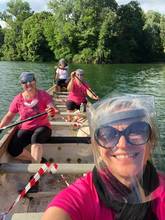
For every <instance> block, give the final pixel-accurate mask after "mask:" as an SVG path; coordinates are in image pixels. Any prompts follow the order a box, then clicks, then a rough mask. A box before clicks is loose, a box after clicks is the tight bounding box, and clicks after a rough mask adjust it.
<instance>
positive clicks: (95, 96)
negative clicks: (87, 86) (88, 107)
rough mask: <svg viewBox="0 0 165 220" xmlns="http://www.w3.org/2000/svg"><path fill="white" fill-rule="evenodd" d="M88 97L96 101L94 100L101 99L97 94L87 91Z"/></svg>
mask: <svg viewBox="0 0 165 220" xmlns="http://www.w3.org/2000/svg"><path fill="white" fill-rule="evenodd" d="M87 95H88V96H89V97H90V98H91V99H94V100H98V99H99V97H98V96H97V95H95V94H93V93H92V92H90V90H87Z"/></svg>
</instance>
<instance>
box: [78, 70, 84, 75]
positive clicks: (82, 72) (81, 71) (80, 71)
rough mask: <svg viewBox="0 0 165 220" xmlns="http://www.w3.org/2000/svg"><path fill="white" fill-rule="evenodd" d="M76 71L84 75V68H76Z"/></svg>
mask: <svg viewBox="0 0 165 220" xmlns="http://www.w3.org/2000/svg"><path fill="white" fill-rule="evenodd" d="M76 73H77V74H80V75H84V70H82V69H77V70H76Z"/></svg>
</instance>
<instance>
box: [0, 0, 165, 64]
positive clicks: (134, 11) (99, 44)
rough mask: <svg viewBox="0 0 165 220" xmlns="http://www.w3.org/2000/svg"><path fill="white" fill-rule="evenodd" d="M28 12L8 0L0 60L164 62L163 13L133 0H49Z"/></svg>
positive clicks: (23, 4)
mask: <svg viewBox="0 0 165 220" xmlns="http://www.w3.org/2000/svg"><path fill="white" fill-rule="evenodd" d="M48 8H49V11H42V12H34V11H32V10H31V8H30V4H29V3H28V2H26V1H23V0H10V1H9V2H8V3H7V9H6V10H5V11H3V12H0V19H1V20H3V21H5V22H6V23H7V24H8V26H7V27H6V28H2V27H1V26H0V60H5V61H30V62H37V61H38V62H49V61H50V62H51V61H57V60H59V59H60V58H61V57H64V58H65V59H66V60H67V61H68V62H73V63H94V64H96V63H97V64H108V63H151V62H153V63H155V62H164V61H165V15H163V14H160V13H158V12H155V11H148V12H144V11H143V10H142V8H141V7H140V4H139V3H138V2H137V1H130V2H129V3H128V4H125V5H118V4H117V2H116V1H115V0H111V1H107V0H102V1H100V0H74V1H72V0H65V1H63V0H50V1H49V3H48Z"/></svg>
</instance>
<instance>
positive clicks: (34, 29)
mask: <svg viewBox="0 0 165 220" xmlns="http://www.w3.org/2000/svg"><path fill="white" fill-rule="evenodd" d="M49 17H51V14H50V13H49V12H40V13H35V14H34V15H32V16H31V17H29V18H28V19H26V21H25V22H24V24H23V28H22V31H23V38H22V39H23V40H22V53H23V59H24V60H28V61H50V60H52V59H53V53H52V52H51V51H50V48H49V46H48V42H47V40H46V37H45V35H44V26H45V23H47V20H48V18H49Z"/></svg>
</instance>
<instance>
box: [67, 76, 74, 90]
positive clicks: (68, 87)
mask: <svg viewBox="0 0 165 220" xmlns="http://www.w3.org/2000/svg"><path fill="white" fill-rule="evenodd" d="M73 81H74V79H72V78H71V79H70V81H69V83H68V86H67V90H68V91H69V92H70V91H71V90H72V89H73Z"/></svg>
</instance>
